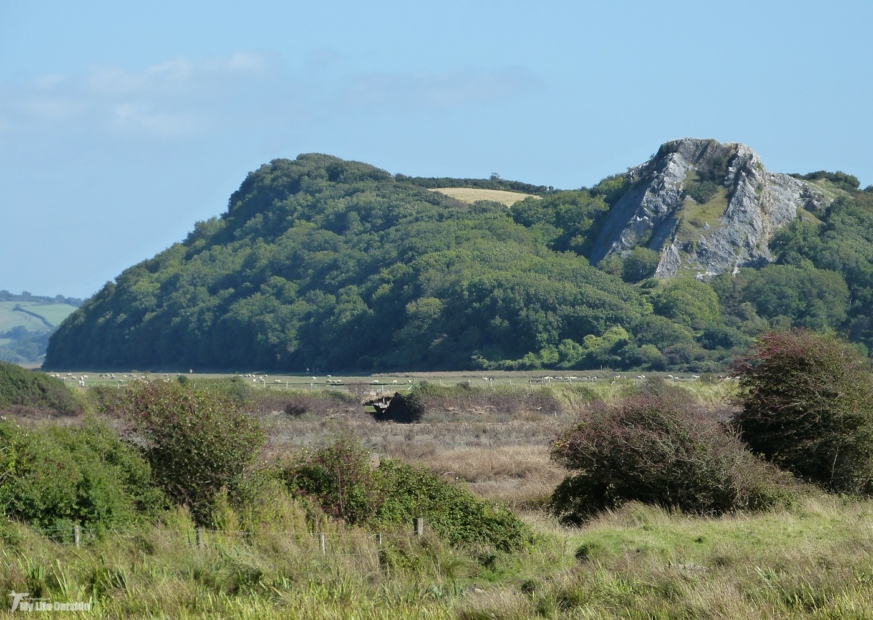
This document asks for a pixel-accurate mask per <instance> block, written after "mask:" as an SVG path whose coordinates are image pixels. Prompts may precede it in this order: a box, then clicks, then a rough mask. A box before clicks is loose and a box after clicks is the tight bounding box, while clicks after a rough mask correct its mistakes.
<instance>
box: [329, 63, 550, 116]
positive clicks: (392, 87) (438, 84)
mask: <svg viewBox="0 0 873 620" xmlns="http://www.w3.org/2000/svg"><path fill="white" fill-rule="evenodd" d="M543 88H544V86H543V83H542V82H541V81H540V80H539V79H538V78H537V77H535V76H534V75H532V74H531V73H529V72H528V71H526V70H525V69H522V68H518V67H510V68H506V69H500V70H496V71H479V72H475V71H450V72H445V73H372V74H368V75H361V76H358V77H357V78H356V79H355V80H354V81H353V83H352V84H351V85H350V86H349V88H348V89H347V91H346V97H347V98H348V100H349V101H350V102H351V103H355V104H371V105H385V104H388V105H401V106H410V107H450V106H458V105H464V104H468V103H474V102H491V101H498V100H503V99H509V98H514V97H517V96H520V95H523V94H526V93H530V92H534V91H537V90H541V89H543Z"/></svg>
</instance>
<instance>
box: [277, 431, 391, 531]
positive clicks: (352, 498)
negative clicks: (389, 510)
mask: <svg viewBox="0 0 873 620" xmlns="http://www.w3.org/2000/svg"><path fill="white" fill-rule="evenodd" d="M284 479H285V481H286V484H287V485H288V488H289V489H290V490H292V491H293V492H295V493H296V494H297V495H302V496H306V497H309V498H310V499H313V500H314V501H315V502H316V503H317V504H318V505H319V506H321V509H322V510H323V511H324V512H325V513H326V514H327V515H329V516H331V517H333V518H335V519H342V520H343V521H345V522H346V523H348V524H350V525H358V524H362V523H367V522H369V521H371V520H372V519H373V517H374V515H375V514H376V510H377V509H378V507H379V506H380V505H381V503H382V502H383V501H384V492H385V489H384V484H383V482H384V480H383V479H382V477H381V476H380V475H379V474H378V473H377V472H376V471H375V470H374V469H373V467H371V465H370V455H369V453H368V452H367V451H366V450H365V449H364V448H363V447H362V446H361V444H360V443H358V441H357V440H355V439H353V438H352V437H349V436H347V435H343V436H341V437H339V438H338V439H336V440H335V441H334V442H333V443H331V444H329V445H326V446H324V447H322V448H320V449H318V450H305V451H303V452H302V453H300V454H299V455H297V458H296V460H295V462H294V463H293V465H292V466H290V467H288V468H287V469H286V470H285V473H284Z"/></svg>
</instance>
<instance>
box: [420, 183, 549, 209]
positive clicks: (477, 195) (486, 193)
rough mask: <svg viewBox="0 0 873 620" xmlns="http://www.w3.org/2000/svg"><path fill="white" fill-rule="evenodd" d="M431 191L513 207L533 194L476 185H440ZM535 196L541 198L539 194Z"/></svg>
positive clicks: (471, 201) (465, 199) (464, 200)
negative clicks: (483, 187)
mask: <svg viewBox="0 0 873 620" xmlns="http://www.w3.org/2000/svg"><path fill="white" fill-rule="evenodd" d="M430 191H432V192H439V193H440V194H445V195H446V196H451V197H452V198H456V199H458V200H461V201H463V202H469V203H474V202H476V201H477V200H492V201H494V202H499V203H501V204H505V205H506V206H507V207H511V206H512V205H514V204H515V203H516V202H518V201H520V200H524V199H525V198H528V197H530V196H532V194H522V193H521V192H507V191H504V190H502V189H477V188H475V187H439V188H437V189H432V190H430ZM533 197H534V198H539V196H533Z"/></svg>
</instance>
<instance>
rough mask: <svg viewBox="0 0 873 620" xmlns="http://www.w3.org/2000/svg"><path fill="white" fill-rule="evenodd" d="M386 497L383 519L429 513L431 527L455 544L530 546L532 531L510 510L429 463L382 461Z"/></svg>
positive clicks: (505, 548)
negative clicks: (454, 481) (434, 469)
mask: <svg viewBox="0 0 873 620" xmlns="http://www.w3.org/2000/svg"><path fill="white" fill-rule="evenodd" d="M379 472H380V473H381V475H382V476H383V477H384V480H385V483H384V484H385V486H384V488H385V491H386V492H385V501H384V502H383V503H382V505H381V506H380V507H379V509H378V510H377V511H376V518H377V519H378V520H379V521H381V522H384V523H398V524H400V523H402V524H409V523H412V519H413V518H414V517H424V519H425V522H426V524H427V527H429V528H430V529H432V530H433V531H434V532H436V533H437V534H438V535H439V536H441V537H443V538H445V539H447V540H448V541H449V542H450V543H452V544H455V545H457V544H464V543H466V544H470V543H481V544H487V545H492V546H494V547H496V548H497V549H499V550H501V551H512V550H514V549H519V548H521V547H524V546H526V545H527V544H529V543H530V542H531V540H532V533H531V531H530V529H529V528H528V527H527V525H525V524H524V522H523V521H521V520H520V519H519V518H518V517H517V516H515V514H513V513H512V512H511V511H510V510H508V509H506V508H504V507H502V506H500V505H497V504H493V503H491V502H487V501H484V500H481V499H478V498H477V497H476V496H475V495H473V494H472V493H471V492H470V491H469V490H468V489H467V488H465V487H463V486H458V485H454V484H451V483H449V482H446V481H445V480H443V479H442V478H441V477H440V476H438V475H436V474H434V473H433V472H431V471H429V470H427V469H426V468H424V467H413V466H411V465H407V464H405V463H401V462H399V461H395V460H390V459H389V460H385V461H382V463H381V464H380V465H379Z"/></svg>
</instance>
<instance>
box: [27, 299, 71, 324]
mask: <svg viewBox="0 0 873 620" xmlns="http://www.w3.org/2000/svg"><path fill="white" fill-rule="evenodd" d="M20 305H21V307H22V308H27V309H28V310H30V311H31V312H33V313H34V314H38V315H40V316H41V317H43V318H44V319H45V320H46V321H48V322H49V323H51V324H52V325H54V326H55V327H57V326H58V325H60V324H61V323H63V321H64V319H65V318H67V317H68V316H70V315H71V314H72V313H73V312H74V311H75V310H76V309H75V308H74V307H73V306H70V305H67V304H32V305H27V304H26V303H22V304H20Z"/></svg>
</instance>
